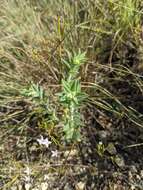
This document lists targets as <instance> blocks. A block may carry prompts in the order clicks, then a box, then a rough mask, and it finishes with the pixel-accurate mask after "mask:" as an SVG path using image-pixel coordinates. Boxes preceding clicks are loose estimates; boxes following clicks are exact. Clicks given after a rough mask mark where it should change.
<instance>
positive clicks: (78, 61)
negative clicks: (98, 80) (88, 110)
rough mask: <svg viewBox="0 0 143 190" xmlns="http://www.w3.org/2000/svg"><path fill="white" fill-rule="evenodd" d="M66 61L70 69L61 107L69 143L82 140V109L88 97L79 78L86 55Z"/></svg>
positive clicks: (61, 96) (63, 83) (63, 89)
mask: <svg viewBox="0 0 143 190" xmlns="http://www.w3.org/2000/svg"><path fill="white" fill-rule="evenodd" d="M68 55H69V59H68V61H64V63H66V65H67V67H68V72H67V79H62V92H61V93H59V94H58V95H59V98H60V102H61V105H62V106H63V107H64V129H63V130H64V134H65V138H66V140H67V141H77V140H80V127H81V126H82V120H81V114H80V111H79V110H80V107H81V105H82V102H83V101H84V100H85V99H86V97H87V95H86V94H85V93H84V92H82V90H81V83H80V80H79V79H78V78H77V74H78V72H79V69H80V66H81V65H82V64H83V63H84V61H85V53H81V52H79V53H78V54H77V55H76V54H74V55H73V57H71V54H69V53H68Z"/></svg>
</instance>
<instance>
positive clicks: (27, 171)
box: [24, 166, 32, 175]
mask: <svg viewBox="0 0 143 190" xmlns="http://www.w3.org/2000/svg"><path fill="white" fill-rule="evenodd" d="M31 172H32V171H31V169H30V168H29V167H28V166H26V170H25V171H24V173H26V174H27V175H30V174H31Z"/></svg>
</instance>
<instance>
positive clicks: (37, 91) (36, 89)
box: [21, 82, 44, 100]
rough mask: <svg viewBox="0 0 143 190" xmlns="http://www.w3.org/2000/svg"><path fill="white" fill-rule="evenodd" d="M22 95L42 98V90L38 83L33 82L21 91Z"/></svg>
mask: <svg viewBox="0 0 143 190" xmlns="http://www.w3.org/2000/svg"><path fill="white" fill-rule="evenodd" d="M21 94H22V95H24V96H26V97H30V98H32V99H39V100H43V99H44V90H43V88H42V87H41V86H40V85H39V84H34V83H33V82H32V83H31V84H30V86H29V87H28V88H26V89H23V91H22V92H21Z"/></svg>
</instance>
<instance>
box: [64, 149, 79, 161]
mask: <svg viewBox="0 0 143 190" xmlns="http://www.w3.org/2000/svg"><path fill="white" fill-rule="evenodd" d="M77 154H78V151H77V150H76V149H73V150H67V151H65V153H64V156H65V157H68V160H69V159H71V158H72V157H74V156H76V155H77Z"/></svg>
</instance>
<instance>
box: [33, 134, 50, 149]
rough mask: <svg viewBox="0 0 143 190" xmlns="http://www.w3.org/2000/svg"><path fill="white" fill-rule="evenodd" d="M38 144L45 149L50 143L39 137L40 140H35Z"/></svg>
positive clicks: (46, 139)
mask: <svg viewBox="0 0 143 190" xmlns="http://www.w3.org/2000/svg"><path fill="white" fill-rule="evenodd" d="M37 141H38V143H39V144H40V145H45V146H46V147H47V148H48V147H49V145H50V144H51V143H52V142H51V141H49V140H48V138H45V139H44V138H43V136H41V139H37Z"/></svg>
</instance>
